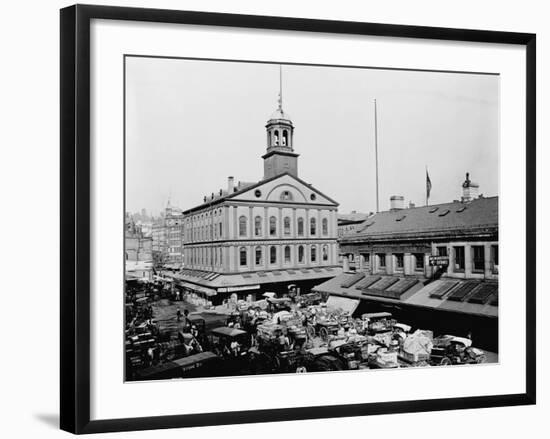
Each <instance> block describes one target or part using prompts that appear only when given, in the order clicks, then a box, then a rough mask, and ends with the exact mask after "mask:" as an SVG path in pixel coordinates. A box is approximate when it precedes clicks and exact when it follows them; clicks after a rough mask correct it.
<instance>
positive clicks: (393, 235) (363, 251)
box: [316, 174, 499, 352]
mask: <svg viewBox="0 0 550 439" xmlns="http://www.w3.org/2000/svg"><path fill="white" fill-rule="evenodd" d="M477 192H478V185H477V184H475V183H473V182H472V181H471V180H470V178H469V175H468V174H467V175H466V180H465V181H464V183H463V184H462V197H461V200H460V201H458V200H456V201H453V202H451V203H444V204H438V205H428V206H422V207H409V208H404V205H403V204H404V203H403V197H392V200H391V208H390V210H388V211H385V212H380V213H377V214H375V215H372V216H370V217H369V218H368V219H367V220H365V221H364V222H363V224H362V225H361V226H360V227H359V228H358V229H357V231H356V232H355V233H353V234H350V235H346V236H343V237H342V238H341V239H340V256H341V258H342V261H343V272H342V273H341V274H340V275H339V276H337V277H335V278H333V279H330V280H329V281H327V282H325V283H323V284H321V285H319V286H317V287H316V290H318V291H321V292H324V293H328V294H330V295H336V296H340V297H347V298H350V299H360V300H361V307H362V309H363V310H368V311H369V312H370V311H373V310H374V311H378V310H380V311H382V310H384V311H387V310H390V311H391V312H392V313H394V315H396V316H397V317H398V318H401V319H402V320H403V321H407V322H408V323H413V326H415V327H421V328H422V327H425V328H435V330H436V331H441V332H442V333H452V334H454V335H460V336H471V337H472V339H473V340H474V342H475V343H476V345H478V346H480V347H484V348H486V349H489V350H493V351H495V352H496V351H498V269H499V259H498V257H499V247H498V197H483V196H479V195H478V193H477ZM363 312H366V311H363Z"/></svg>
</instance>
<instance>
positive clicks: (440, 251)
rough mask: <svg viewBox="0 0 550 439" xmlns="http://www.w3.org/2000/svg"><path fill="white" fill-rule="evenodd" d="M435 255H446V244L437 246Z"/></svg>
mask: <svg viewBox="0 0 550 439" xmlns="http://www.w3.org/2000/svg"><path fill="white" fill-rule="evenodd" d="M437 255H438V256H447V246H440V247H437Z"/></svg>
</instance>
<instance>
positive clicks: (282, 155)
mask: <svg viewBox="0 0 550 439" xmlns="http://www.w3.org/2000/svg"><path fill="white" fill-rule="evenodd" d="M265 127H266V130H267V152H266V154H264V155H263V156H262V158H263V159H264V179H266V178H270V177H273V176H275V175H278V174H283V173H285V172H288V173H290V174H292V175H294V176H296V177H297V176H298V175H297V174H298V163H297V162H298V160H297V158H298V154H296V153H294V125H293V124H292V120H291V119H290V115H289V114H288V113H286V112H285V111H284V110H283V75H282V68H281V67H280V70H279V99H278V107H277V110H276V111H275V112H274V113H273V114H272V115H271V117H270V118H269V120H268V121H267V124H266V126H265Z"/></svg>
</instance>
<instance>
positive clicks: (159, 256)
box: [151, 200, 184, 270]
mask: <svg viewBox="0 0 550 439" xmlns="http://www.w3.org/2000/svg"><path fill="white" fill-rule="evenodd" d="M183 233H184V230H183V214H182V211H181V209H180V208H178V207H175V206H172V205H171V203H170V200H168V203H167V206H166V208H165V210H164V211H163V212H161V216H160V218H159V219H158V220H157V221H155V223H153V224H152V226H151V236H152V238H153V254H154V261H155V265H156V266H157V268H159V269H162V268H172V269H177V270H179V269H181V267H182V264H183Z"/></svg>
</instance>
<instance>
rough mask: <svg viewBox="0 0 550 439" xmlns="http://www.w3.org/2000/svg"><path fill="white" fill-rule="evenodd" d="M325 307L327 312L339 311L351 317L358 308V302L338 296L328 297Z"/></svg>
mask: <svg viewBox="0 0 550 439" xmlns="http://www.w3.org/2000/svg"><path fill="white" fill-rule="evenodd" d="M326 305H327V310H328V311H331V312H333V311H336V310H341V311H342V312H346V313H349V314H350V315H352V314H353V313H354V312H355V310H356V309H357V307H358V306H359V300H358V299H348V298H346V297H339V296H329V298H328V300H327V303H326Z"/></svg>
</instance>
